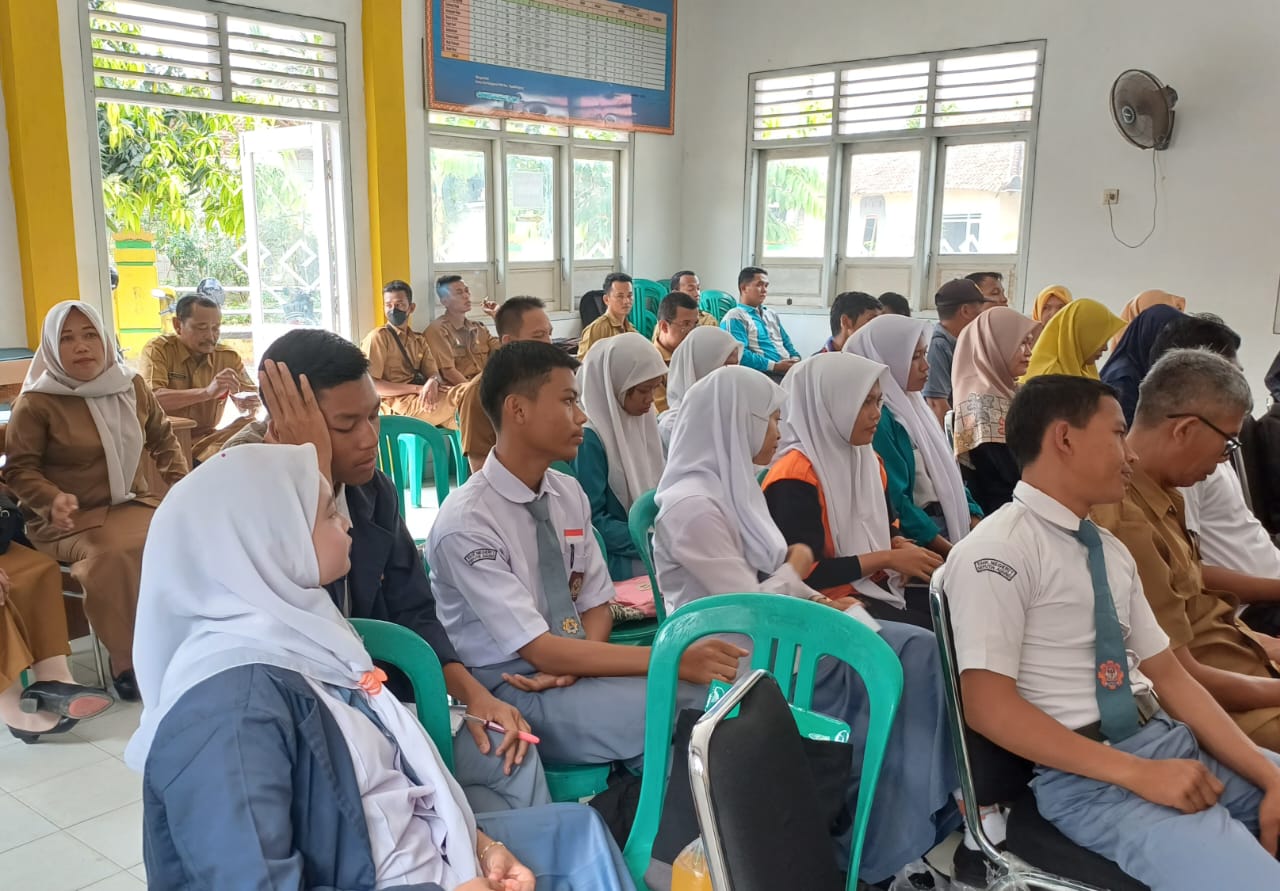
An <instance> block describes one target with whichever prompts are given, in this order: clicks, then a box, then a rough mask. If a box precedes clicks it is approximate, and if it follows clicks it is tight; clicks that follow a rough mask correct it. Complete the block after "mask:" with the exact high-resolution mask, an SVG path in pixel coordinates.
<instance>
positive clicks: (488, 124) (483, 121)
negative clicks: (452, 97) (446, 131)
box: [427, 111, 501, 130]
mask: <svg viewBox="0 0 1280 891" xmlns="http://www.w3.org/2000/svg"><path fill="white" fill-rule="evenodd" d="M427 120H428V121H429V122H430V123H432V124H443V125H444V126H446V127H467V128H468V129H471V130H497V129H498V128H499V127H500V126H501V122H500V121H498V120H495V119H494V118H476V117H471V116H470V115H464V114H455V113H454V112H452V111H430V112H427Z"/></svg>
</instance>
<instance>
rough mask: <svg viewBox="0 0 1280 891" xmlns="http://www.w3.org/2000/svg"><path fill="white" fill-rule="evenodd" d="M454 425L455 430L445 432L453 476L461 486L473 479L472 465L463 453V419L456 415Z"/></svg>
mask: <svg viewBox="0 0 1280 891" xmlns="http://www.w3.org/2000/svg"><path fill="white" fill-rule="evenodd" d="M453 423H454V428H453V429H452V430H447V431H445V432H446V435H447V436H448V439H449V451H450V453H451V454H450V457H451V458H452V459H453V476H454V479H456V480H457V481H458V485H459V486H461V485H462V484H463V483H465V482H466V481H467V480H468V479H470V478H471V465H470V464H468V463H467V456H466V455H464V454H463V453H462V419H461V418H459V417H458V415H457V414H456V413H455V414H454V416H453ZM414 506H415V507H417V505H414Z"/></svg>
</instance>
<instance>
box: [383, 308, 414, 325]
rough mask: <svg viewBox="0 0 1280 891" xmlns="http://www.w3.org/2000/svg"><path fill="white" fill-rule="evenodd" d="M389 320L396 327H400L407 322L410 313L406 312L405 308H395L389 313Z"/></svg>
mask: <svg viewBox="0 0 1280 891" xmlns="http://www.w3.org/2000/svg"><path fill="white" fill-rule="evenodd" d="M387 321H388V322H390V323H391V324H392V325H394V326H395V327H397V328H400V327H402V326H403V325H404V323H405V322H407V321H409V313H407V312H405V311H404V310H403V309H393V310H391V312H389V313H387Z"/></svg>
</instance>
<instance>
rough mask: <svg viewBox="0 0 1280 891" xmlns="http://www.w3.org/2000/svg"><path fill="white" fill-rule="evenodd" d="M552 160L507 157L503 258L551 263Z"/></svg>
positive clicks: (553, 220) (553, 175)
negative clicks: (505, 237) (547, 261)
mask: <svg viewBox="0 0 1280 891" xmlns="http://www.w3.org/2000/svg"><path fill="white" fill-rule="evenodd" d="M554 201H555V160H554V159H553V158H551V157H549V156H547V155H519V154H510V155H507V259H508V260H511V261H512V262H516V263H519V262H538V261H546V260H554V259H555V258H556V248H555V237H554V236H555V203H554Z"/></svg>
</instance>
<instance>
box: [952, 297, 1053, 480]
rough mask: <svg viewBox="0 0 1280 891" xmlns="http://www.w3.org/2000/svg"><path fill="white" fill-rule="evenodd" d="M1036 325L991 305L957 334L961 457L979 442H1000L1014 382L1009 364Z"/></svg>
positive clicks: (955, 400)
mask: <svg viewBox="0 0 1280 891" xmlns="http://www.w3.org/2000/svg"><path fill="white" fill-rule="evenodd" d="M1038 324H1039V323H1038V322H1035V321H1033V320H1031V319H1028V318H1027V317H1026V316H1024V315H1023V314H1022V313H1020V312H1018V311H1016V310H1012V309H1010V308H1009V307H1007V306H995V307H992V308H991V309H989V310H987V311H986V312H984V313H983V314H982V315H980V316H978V318H977V319H975V320H974V321H973V323H972V324H970V325H968V326H966V327H965V329H964V330H963V331H961V332H960V337H959V338H958V339H957V340H956V358H955V363H954V365H953V368H954V373H953V376H952V404H953V405H954V406H955V410H956V418H955V449H956V455H963V454H965V453H966V452H969V451H971V450H972V449H974V448H976V447H977V446H979V445H982V444H983V443H988V442H1004V420H1005V415H1006V414H1008V412H1009V405H1010V403H1012V402H1013V394H1014V391H1015V389H1016V388H1017V385H1018V382H1017V380H1016V379H1015V378H1014V376H1013V363H1014V360H1015V359H1016V357H1017V355H1018V350H1019V349H1020V348H1021V347H1022V343H1023V341H1025V340H1026V339H1027V335H1028V334H1030V333H1031V332H1032V331H1034V330H1035V328H1036V326H1037V325H1038Z"/></svg>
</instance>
